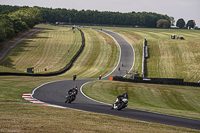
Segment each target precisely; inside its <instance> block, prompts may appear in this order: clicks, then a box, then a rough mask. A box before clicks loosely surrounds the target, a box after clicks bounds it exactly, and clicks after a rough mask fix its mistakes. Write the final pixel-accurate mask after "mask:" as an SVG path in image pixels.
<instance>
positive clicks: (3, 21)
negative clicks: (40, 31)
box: [0, 6, 42, 43]
mask: <svg viewBox="0 0 200 133" xmlns="http://www.w3.org/2000/svg"><path fill="white" fill-rule="evenodd" d="M15 7H16V6H15ZM1 9H3V8H1ZM10 9H12V8H10ZM11 11H13V12H9V10H5V11H4V10H1V14H0V43H1V42H3V41H4V40H5V39H8V38H12V37H14V36H15V35H17V34H18V33H20V32H22V31H25V30H27V29H30V28H33V27H34V26H35V24H38V23H39V22H40V21H41V20H42V18H41V14H40V10H39V9H38V8H21V9H19V8H18V7H16V11H15V10H13V9H12V10H11ZM2 12H3V13H2Z"/></svg>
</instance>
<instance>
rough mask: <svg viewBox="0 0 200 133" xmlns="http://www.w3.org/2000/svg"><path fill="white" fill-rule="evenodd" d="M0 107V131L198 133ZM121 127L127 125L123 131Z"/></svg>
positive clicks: (88, 115) (70, 112)
mask: <svg viewBox="0 0 200 133" xmlns="http://www.w3.org/2000/svg"><path fill="white" fill-rule="evenodd" d="M0 107H1V108H0V116H1V118H0V132H29V133H30V132H31V133H32V132H33V133H35V132H51V133H57V132H68V133H74V132H79V133H88V132H91V133H94V132H100V133H105V132H106V133H114V132H125V133H131V132H134V133H135V132H136V133H143V132H154V133H159V132H160V131H162V132H163V133H171V132H173V133H187V132H196V133H197V132H199V131H198V130H192V129H187V128H181V127H174V126H167V125H163V124H155V123H149V122H142V121H137V120H132V119H127V118H121V117H116V116H111V115H105V114H97V113H90V112H82V111H77V110H71V109H59V108H53V107H46V106H40V105H31V104H19V103H0ZM122 125H124V126H126V129H124V127H122Z"/></svg>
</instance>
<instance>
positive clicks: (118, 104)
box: [111, 98, 128, 110]
mask: <svg viewBox="0 0 200 133" xmlns="http://www.w3.org/2000/svg"><path fill="white" fill-rule="evenodd" d="M127 106H128V99H126V98H123V99H122V100H119V99H118V98H117V100H116V101H115V103H114V104H113V105H112V108H111V109H116V110H121V109H123V108H125V107H127Z"/></svg>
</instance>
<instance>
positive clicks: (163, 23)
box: [157, 19, 170, 28]
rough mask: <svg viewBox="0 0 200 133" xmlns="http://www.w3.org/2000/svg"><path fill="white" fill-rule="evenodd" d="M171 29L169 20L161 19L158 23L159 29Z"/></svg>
mask: <svg viewBox="0 0 200 133" xmlns="http://www.w3.org/2000/svg"><path fill="white" fill-rule="evenodd" d="M169 27H170V23H169V21H168V20H166V19H159V20H158V21H157V28H169Z"/></svg>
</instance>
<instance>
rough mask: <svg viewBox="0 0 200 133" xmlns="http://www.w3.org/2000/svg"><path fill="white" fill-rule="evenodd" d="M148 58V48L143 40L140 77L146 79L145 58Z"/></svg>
mask: <svg viewBox="0 0 200 133" xmlns="http://www.w3.org/2000/svg"><path fill="white" fill-rule="evenodd" d="M148 57H149V52H148V47H147V40H146V39H144V41H143V57H142V77H143V78H145V77H147V60H146V59H147V58H148Z"/></svg>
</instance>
